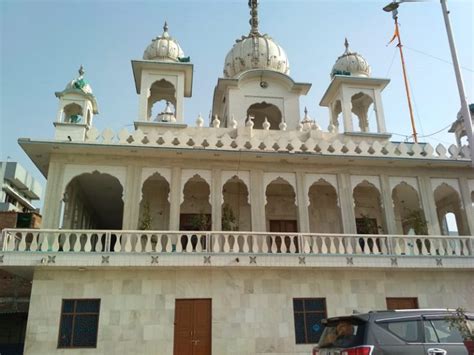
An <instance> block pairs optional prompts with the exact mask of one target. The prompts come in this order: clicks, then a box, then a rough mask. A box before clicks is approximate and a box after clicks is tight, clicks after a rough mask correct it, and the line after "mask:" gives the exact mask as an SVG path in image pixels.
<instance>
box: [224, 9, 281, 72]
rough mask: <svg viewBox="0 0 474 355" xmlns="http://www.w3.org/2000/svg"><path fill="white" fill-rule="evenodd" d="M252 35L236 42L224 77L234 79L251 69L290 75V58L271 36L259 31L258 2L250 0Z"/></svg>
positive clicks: (227, 60)
mask: <svg viewBox="0 0 474 355" xmlns="http://www.w3.org/2000/svg"><path fill="white" fill-rule="evenodd" d="M249 6H250V15H251V18H250V33H249V34H248V35H247V36H242V38H240V39H238V40H236V41H235V42H236V43H235V44H234V46H233V47H232V49H231V50H230V51H229V53H228V54H227V56H226V58H225V64H224V77H226V78H233V77H235V76H236V75H238V74H239V73H242V72H244V71H246V70H250V69H267V70H274V71H277V72H280V73H283V74H286V75H289V74H290V66H289V62H288V57H287V56H286V53H285V51H284V50H283V48H282V47H281V46H279V45H278V44H277V43H276V42H275V41H274V40H273V39H272V38H271V37H270V36H269V35H267V34H261V33H260V31H259V29H258V24H259V20H258V0H250V1H249Z"/></svg>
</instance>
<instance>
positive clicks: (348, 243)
mask: <svg viewBox="0 0 474 355" xmlns="http://www.w3.org/2000/svg"><path fill="white" fill-rule="evenodd" d="M343 240H344V241H345V244H346V254H349V255H351V254H354V248H353V247H352V241H353V240H354V239H353V237H345V238H343Z"/></svg>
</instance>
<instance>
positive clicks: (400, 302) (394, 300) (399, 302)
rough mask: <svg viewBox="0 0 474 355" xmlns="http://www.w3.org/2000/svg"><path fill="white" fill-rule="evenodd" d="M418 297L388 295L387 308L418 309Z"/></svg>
mask: <svg viewBox="0 0 474 355" xmlns="http://www.w3.org/2000/svg"><path fill="white" fill-rule="evenodd" d="M416 308H418V299H417V298H416V297H387V309H416Z"/></svg>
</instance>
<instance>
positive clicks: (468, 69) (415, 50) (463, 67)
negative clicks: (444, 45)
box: [403, 45, 474, 73]
mask: <svg viewBox="0 0 474 355" xmlns="http://www.w3.org/2000/svg"><path fill="white" fill-rule="evenodd" d="M403 47H404V48H407V49H409V50H411V51H414V52H417V53H420V54H423V55H426V56H427V57H430V58H433V59H436V60H439V61H440V62H443V63H446V64H449V65H453V63H452V62H450V61H449V60H446V59H443V58H439V57H436V56H434V55H432V54H429V53H426V52H423V51H420V50H418V49H415V48H411V47H408V46H406V45H403ZM461 68H462V69H464V70H467V71H470V72H471V73H474V70H472V69H470V68H467V67H465V66H462V65H461Z"/></svg>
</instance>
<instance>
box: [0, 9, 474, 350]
mask: <svg viewBox="0 0 474 355" xmlns="http://www.w3.org/2000/svg"><path fill="white" fill-rule="evenodd" d="M249 5H250V8H251V21H250V22H251V30H250V32H249V33H248V34H247V35H245V36H242V37H241V38H239V39H238V40H237V41H236V43H235V44H234V45H233V47H232V48H231V49H230V51H229V53H228V54H227V56H226V58H225V62H224V70H223V75H222V77H220V78H218V79H217V85H216V88H215V91H214V97H213V100H212V119H211V120H210V122H209V126H207V125H206V124H205V122H204V119H203V118H202V117H197V119H196V123H195V125H193V126H189V125H187V124H186V123H185V117H184V115H183V106H184V104H185V98H187V97H191V96H192V86H193V70H194V68H193V64H192V63H191V61H190V58H189V57H186V55H187V54H186V55H185V51H184V50H183V49H182V48H181V47H180V45H179V44H178V41H177V39H175V38H173V37H172V35H171V31H170V30H169V29H168V26H167V25H166V24H165V26H164V29H163V33H162V34H161V35H160V36H159V37H157V38H155V39H154V40H153V41H152V42H151V43H150V45H149V46H148V47H147V48H146V49H145V52H144V55H143V59H137V60H132V67H133V75H134V80H135V85H136V91H137V94H138V103H139V105H138V116H137V120H136V121H135V122H134V126H135V128H134V129H133V130H132V131H129V130H126V129H122V130H120V131H113V130H111V129H105V130H103V131H99V130H98V129H97V128H95V127H94V124H93V123H94V122H93V121H94V118H95V115H97V114H98V112H99V110H98V103H97V100H96V98H95V96H94V94H93V91H92V89H91V87H90V86H89V84H88V83H87V81H86V79H85V72H84V70H83V69H82V68H81V69H80V71H79V76H78V77H77V78H76V79H74V80H73V81H71V82H70V83H69V84H67V86H66V88H65V89H64V90H63V91H61V92H57V93H56V96H57V98H58V100H59V106H58V112H57V118H56V122H54V130H55V135H54V139H24V138H21V139H20V140H19V144H20V145H21V147H22V148H23V150H24V151H25V152H26V153H27V154H28V156H29V157H30V158H31V160H32V161H33V162H34V163H35V164H36V166H37V167H38V168H39V169H40V171H41V172H42V173H43V174H44V176H45V177H47V187H46V193H45V202H44V210H43V227H42V228H43V229H40V230H22V229H7V230H4V231H3V246H2V249H1V252H0V262H1V264H0V266H1V268H3V269H5V270H8V271H10V272H12V273H19V274H21V275H23V276H24V277H26V278H29V279H30V280H31V281H32V291H31V297H30V307H29V314H28V324H27V329H26V339H25V354H42V355H46V354H47V355H51V354H69V353H72V352H71V351H70V350H68V349H70V348H75V349H76V350H75V351H74V354H160V355H161V354H162V355H172V354H173V355H187V354H190V355H191V354H192V355H209V354H211V352H212V354H214V355H225V354H244V355H245V354H279V355H283V354H309V353H310V352H311V349H312V347H313V345H314V344H316V343H317V341H318V339H319V336H320V334H321V332H322V329H323V325H321V319H323V318H325V317H330V316H336V315H347V314H350V313H352V312H353V311H354V310H356V311H361V312H362V311H369V310H374V309H386V308H407V307H408V308H416V307H420V308H444V307H458V306H462V307H465V308H470V309H474V297H473V295H474V277H473V275H474V273H473V270H474V238H473V237H472V235H473V233H474V210H473V199H474V170H473V168H472V166H471V159H472V157H470V156H469V149H468V147H467V146H462V144H461V142H463V140H461V139H460V137H461V136H462V135H463V134H465V131H463V130H462V118H461V119H458V120H457V121H456V122H457V123H455V124H454V125H453V128H452V130H453V131H455V133H456V136H457V137H458V139H457V142H458V144H456V145H451V146H450V147H444V146H442V145H438V146H436V147H433V146H431V145H430V144H428V143H406V142H394V141H391V135H390V133H389V132H387V130H386V126H385V113H384V108H383V90H384V88H385V87H386V86H387V85H388V84H389V81H390V80H389V79H385V78H374V77H372V76H371V70H370V66H369V64H368V62H367V61H366V60H365V59H364V58H363V56H362V55H360V54H358V53H356V52H354V51H353V50H352V49H351V48H350V46H349V44H348V43H347V40H346V42H345V49H344V48H341V52H342V54H341V55H340V56H339V57H337V55H338V53H334V55H335V58H336V60H335V64H334V66H333V68H332V70H328V72H329V71H330V80H328V87H327V90H326V92H325V93H324V96H323V97H322V98H321V99H320V102H319V104H320V105H321V106H324V107H327V108H328V113H329V121H330V125H329V127H328V129H324V128H322V127H320V126H319V125H318V123H317V122H316V121H315V120H313V119H312V118H311V117H310V116H309V115H308V112H307V111H306V110H301V107H300V103H299V100H300V97H301V96H303V95H306V94H307V93H308V91H309V89H310V87H311V84H308V83H301V82H296V81H294V80H293V78H292V77H291V76H290V65H289V60H288V57H287V55H286V53H285V51H284V49H283V48H282V47H281V46H279V45H278V44H277V43H276V42H275V40H273V39H272V38H271V37H270V36H268V35H266V34H262V33H261V32H260V30H259V26H258V13H257V10H258V9H257V1H254V0H252V1H250V2H249ZM341 47H342V45H341ZM223 59H224V58H223ZM104 65H105V64H104ZM194 84H195V85H196V86H199V83H194ZM160 103H161V104H162V106H161V107H162V110H161V111H160V112H159V113H158V114H157V115H152V112H153V107H154V105H158V104H160ZM163 103H165V104H163ZM369 109H370V110H372V109H373V110H374V112H375V121H374V122H372V121H371V120H369ZM387 116H390V117H393V116H394V114H393V113H392V114H387ZM464 119H469V118H464ZM449 214H452V215H453V216H454V219H455V221H456V224H457V230H458V233H453V232H452V231H451V229H450V227H449V225H448V223H447V222H446V221H447V215H449Z"/></svg>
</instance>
